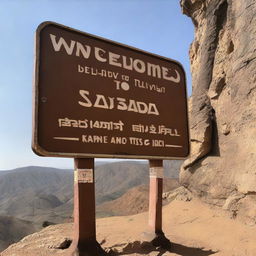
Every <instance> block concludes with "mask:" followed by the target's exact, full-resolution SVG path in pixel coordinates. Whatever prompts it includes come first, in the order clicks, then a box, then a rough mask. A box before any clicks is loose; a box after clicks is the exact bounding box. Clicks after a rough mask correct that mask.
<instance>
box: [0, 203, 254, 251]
mask: <svg viewBox="0 0 256 256" xmlns="http://www.w3.org/2000/svg"><path fill="white" fill-rule="evenodd" d="M146 227H147V213H143V214H138V215H133V216H126V217H112V218H105V219H99V220H97V240H98V242H99V243H101V244H102V247H104V248H105V249H106V250H108V251H109V250H111V249H112V250H113V251H115V252H116V253H115V255H150V256H153V255H155V256H156V255H159V256H161V255H163V256H164V255H165V256H167V255H170V256H171V255H176V256H177V255H180V256H208V255H214V256H255V255H256V243H255V234H256V227H255V226H254V227H250V226H245V225H243V224H241V223H240V222H239V221H237V220H232V219H230V218H228V216H227V214H226V213H225V212H223V211H220V210H213V209H210V208H209V206H207V205H205V204H203V203H201V202H200V201H199V200H197V199H193V200H192V201H190V202H184V201H178V200H174V201H173V202H172V203H170V204H169V205H167V206H165V207H164V211H163V229H164V232H165V234H166V237H168V239H169V240H170V241H171V248H170V249H168V250H161V249H159V248H154V247H149V246H146V247H144V248H143V249H142V248H141V244H142V241H143V238H142V235H141V234H142V233H143V232H144V231H145V230H146ZM71 237H72V224H63V225H56V226H51V227H48V228H46V229H44V230H42V231H41V232H39V233H36V234H32V235H30V236H28V237H26V238H24V239H23V240H22V241H21V242H19V243H17V244H14V245H12V246H11V247H9V248H8V249H7V250H5V251H4V252H3V253H2V254H1V256H25V255H26V256H35V255H37V256H49V255H59V256H70V255H69V251H68V249H66V250H65V249H63V247H65V246H66V245H65V242H64V241H65V240H66V241H68V240H70V239H71ZM58 247H62V249H60V248H59V249H58Z"/></svg>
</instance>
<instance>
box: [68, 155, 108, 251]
mask: <svg viewBox="0 0 256 256" xmlns="http://www.w3.org/2000/svg"><path fill="white" fill-rule="evenodd" d="M74 162H75V171H74V237H73V242H72V244H71V248H70V250H71V255H72V256H88V255H105V254H104V250H103V249H102V248H101V246H100V245H99V244H98V242H97V240H96V222H95V178H94V159H93V158H88V159H86V158H76V159H75V161H74Z"/></svg>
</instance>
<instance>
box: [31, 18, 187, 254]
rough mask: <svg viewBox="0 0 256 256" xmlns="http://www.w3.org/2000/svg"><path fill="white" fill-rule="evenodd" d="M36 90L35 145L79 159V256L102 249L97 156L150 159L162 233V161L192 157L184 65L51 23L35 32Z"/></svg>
mask: <svg viewBox="0 0 256 256" xmlns="http://www.w3.org/2000/svg"><path fill="white" fill-rule="evenodd" d="M33 91H34V92H33V94H34V102H33V103H34V104H33V139H32V149H33V150H34V152H35V153H36V154H38V155H40V156H51V157H70V158H74V159H75V172H74V173H75V175H74V176H75V184H74V192H75V195H74V196H75V198H74V199H75V200H74V204H75V206H74V218H75V220H74V221H75V237H74V241H73V244H72V248H71V249H72V250H73V252H72V253H73V255H76V256H77V255H79V256H82V255H102V254H101V253H103V251H102V249H101V248H100V246H99V244H98V243H97V241H96V231H95V188H94V186H95V184H94V160H93V159H94V158H96V157H100V158H102V157H104V158H127V159H149V160H150V176H151V177H150V210H149V225H150V227H151V230H152V232H153V233H154V234H156V235H158V236H159V235H161V234H163V231H162V219H161V218H162V213H161V211H162V207H161V204H162V201H161V200H162V199H161V197H162V177H160V176H161V173H162V160H164V159H169V160H170V159H184V158H186V157H187V156H188V154H189V132H188V118H187V116H188V111H187V93H186V77H185V72H184V69H183V67H182V65H181V64H180V63H178V62H177V61H174V60H171V59H168V58H165V57H162V56H158V55H155V54H151V53H148V52H145V51H142V50H139V49H136V48H133V47H129V46H126V45H123V44H119V43H117V42H113V41H110V40H107V39H104V38H100V37H97V36H93V35H90V34H87V33H84V32H81V31H78V30H75V29H72V28H69V27H65V26H63V25H60V24H57V23H54V22H44V23H42V24H41V25H40V26H39V27H38V29H37V32H36V59H35V72H34V88H33ZM106 175H107V174H106ZM162 237H163V236H162Z"/></svg>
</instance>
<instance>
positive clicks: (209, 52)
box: [180, 0, 256, 224]
mask: <svg viewBox="0 0 256 256" xmlns="http://www.w3.org/2000/svg"><path fill="white" fill-rule="evenodd" d="M181 7H182V10H183V13H184V14H186V15H187V16H189V17H191V19H192V21H193V24H194V26H195V38H194V41H193V43H192V44H191V47H190V60H191V71H192V83H193V91H192V97H191V99H190V127H191V151H192V152H191V156H190V158H189V159H187V160H186V161H185V163H184V165H183V166H182V168H181V173H180V180H181V182H182V184H183V185H185V186H186V187H188V188H189V189H190V190H191V191H193V192H194V193H195V194H197V195H198V196H200V197H201V198H202V199H204V200H205V201H207V202H208V203H211V204H214V205H217V206H220V207H223V208H224V209H226V210H230V212H231V213H232V216H233V217H235V216H240V217H241V218H243V220H244V221H246V222H247V223H249V224H255V223H256V143H255V142H256V139H255V135H256V72H255V69H256V1H255V0H181Z"/></svg>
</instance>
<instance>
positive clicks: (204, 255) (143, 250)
mask: <svg viewBox="0 0 256 256" xmlns="http://www.w3.org/2000/svg"><path fill="white" fill-rule="evenodd" d="M152 252H155V255H156V256H164V255H167V253H175V254H177V255H180V256H208V255H213V254H215V253H217V252H216V251H212V250H207V251H206V250H203V249H202V248H193V247H187V246H184V245H181V244H175V243H171V242H170V243H169V244H167V245H165V246H164V247H160V246H159V247H155V246H153V245H152V244H150V243H147V242H146V243H145V242H143V243H141V242H139V241H136V242H133V243H132V244H128V245H126V246H125V248H123V250H122V252H115V250H113V251H112V252H110V253H109V254H108V255H113V256H115V255H128V254H133V253H135V254H138V255H140V254H141V255H148V254H150V253H152Z"/></svg>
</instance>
